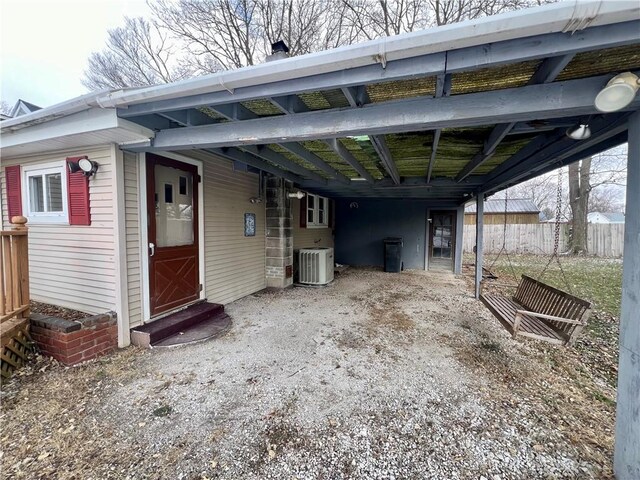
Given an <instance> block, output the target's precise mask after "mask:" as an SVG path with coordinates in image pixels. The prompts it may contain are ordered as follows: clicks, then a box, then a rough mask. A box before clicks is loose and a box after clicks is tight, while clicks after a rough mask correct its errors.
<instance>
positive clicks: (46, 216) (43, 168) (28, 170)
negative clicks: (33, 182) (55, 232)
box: [22, 161, 69, 225]
mask: <svg viewBox="0 0 640 480" xmlns="http://www.w3.org/2000/svg"><path fill="white" fill-rule="evenodd" d="M65 163H66V162H64V161H62V162H51V163H41V164H37V165H24V166H23V167H22V205H23V207H24V209H23V211H24V213H25V216H26V217H27V218H28V219H29V224H38V223H62V224H67V225H68V224H69V206H68V194H67V168H66V165H65ZM52 173H59V174H60V182H61V184H62V185H61V187H62V212H32V211H31V197H30V191H29V189H30V184H29V179H30V178H31V177H37V176H41V175H48V174H52Z"/></svg>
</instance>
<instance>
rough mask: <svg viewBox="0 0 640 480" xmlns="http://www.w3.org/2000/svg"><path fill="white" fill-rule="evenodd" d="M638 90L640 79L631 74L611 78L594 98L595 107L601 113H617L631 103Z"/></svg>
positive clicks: (621, 74) (626, 73)
mask: <svg viewBox="0 0 640 480" xmlns="http://www.w3.org/2000/svg"><path fill="white" fill-rule="evenodd" d="M638 89H640V78H638V76H637V75H635V74H633V73H631V72H624V73H620V74H619V75H616V76H615V77H613V78H612V79H611V80H609V82H607V85H606V86H605V87H604V88H603V89H602V90H600V93H598V95H597V96H596V99H595V102H594V103H595V106H596V108H597V109H598V110H600V111H601V112H605V113H608V112H617V111H618V110H622V109H623V108H624V107H626V106H627V105H629V104H630V103H631V102H633V99H634V98H635V96H636V93H638Z"/></svg>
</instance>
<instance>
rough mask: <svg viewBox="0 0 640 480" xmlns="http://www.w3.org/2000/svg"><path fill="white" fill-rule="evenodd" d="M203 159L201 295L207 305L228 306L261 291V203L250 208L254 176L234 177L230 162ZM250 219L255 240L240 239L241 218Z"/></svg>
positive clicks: (255, 188) (254, 191)
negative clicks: (251, 216)
mask: <svg viewBox="0 0 640 480" xmlns="http://www.w3.org/2000/svg"><path fill="white" fill-rule="evenodd" d="M188 155H189V156H191V157H193V158H197V159H200V160H204V162H203V163H204V172H203V173H204V175H203V183H202V188H203V189H204V190H203V194H204V250H205V251H204V258H205V287H206V290H205V293H206V296H207V299H208V300H209V301H210V302H216V303H222V304H225V303H229V302H232V301H234V300H237V299H239V298H242V297H244V296H247V295H250V294H252V293H254V292H257V291H258V290H262V289H263V288H265V287H266V279H265V203H257V204H252V203H251V202H249V199H250V198H251V197H256V196H257V195H258V183H259V176H258V175H256V174H254V173H245V172H235V171H234V170H233V165H232V163H231V162H228V161H226V160H221V159H218V158H214V157H212V156H206V155H198V154H194V153H189V154H188ZM245 213H255V214H256V236H255V237H245V236H244V214H245Z"/></svg>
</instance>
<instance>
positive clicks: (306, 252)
mask: <svg viewBox="0 0 640 480" xmlns="http://www.w3.org/2000/svg"><path fill="white" fill-rule="evenodd" d="M298 255H299V257H298V260H299V261H298V265H299V267H298V268H299V270H298V277H299V282H300V283H304V284H306V285H326V284H327V283H329V282H331V281H332V280H333V248H329V247H318V248H302V249H300V252H299V253H298Z"/></svg>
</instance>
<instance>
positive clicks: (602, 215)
mask: <svg viewBox="0 0 640 480" xmlns="http://www.w3.org/2000/svg"><path fill="white" fill-rule="evenodd" d="M587 221H588V222H589V223H618V224H624V213H621V212H591V213H589V214H588V215H587Z"/></svg>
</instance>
